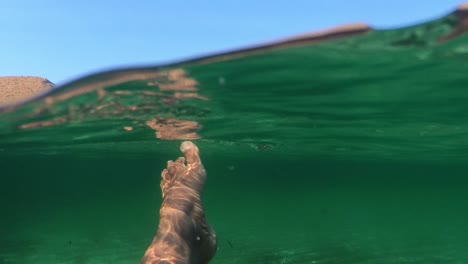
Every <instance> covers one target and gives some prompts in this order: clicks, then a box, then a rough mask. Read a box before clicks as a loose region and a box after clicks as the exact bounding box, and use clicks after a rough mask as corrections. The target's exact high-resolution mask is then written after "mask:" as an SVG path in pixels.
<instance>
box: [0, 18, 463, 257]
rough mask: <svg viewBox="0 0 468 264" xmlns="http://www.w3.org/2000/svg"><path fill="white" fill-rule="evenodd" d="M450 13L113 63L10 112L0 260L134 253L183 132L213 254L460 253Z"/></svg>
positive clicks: (2, 126)
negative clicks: (272, 46) (413, 22)
mask: <svg viewBox="0 0 468 264" xmlns="http://www.w3.org/2000/svg"><path fill="white" fill-rule="evenodd" d="M452 25H453V18H452V17H448V18H444V19H441V20H438V21H435V22H431V23H428V24H425V25H421V26H417V27H413V28H407V29H400V30H392V31H377V32H373V33H370V34H368V35H366V36H362V37H357V38H351V39H346V40H340V41H334V42H329V43H325V44H320V45H315V46H304V47H296V48H290V49H283V50H276V51H269V52H265V53H260V54H256V55H255V54H253V55H249V56H244V57H239V58H234V59H231V60H221V61H212V62H207V63H186V64H180V65H174V66H169V67H165V68H147V69H134V70H126V71H120V72H111V73H103V74H100V75H94V76H90V77H88V78H85V79H82V80H78V81H77V82H74V83H70V84H68V85H65V86H64V87H59V90H57V92H55V93H53V94H51V95H50V96H49V98H48V99H44V100H39V101H37V102H33V103H30V104H27V105H25V106H23V107H22V108H20V109H18V110H16V111H14V112H6V113H4V114H3V116H1V117H0V119H1V120H0V121H1V122H0V168H1V177H0V179H1V183H0V208H1V217H0V234H1V235H0V263H1V264H3V263H31V262H34V263H74V264H75V263H137V262H138V261H139V260H140V259H141V256H142V255H143V253H144V251H145V250H146V247H147V246H148V245H149V243H150V241H151V240H152V238H153V235H154V234H155V231H156V228H157V221H158V210H159V206H160V202H161V198H160V196H161V194H160V189H159V181H160V177H159V175H160V172H161V171H162V169H163V168H164V167H165V165H166V161H167V160H169V159H175V158H177V157H178V156H180V153H179V151H178V147H179V145H180V142H181V141H182V140H183V139H190V138H192V139H193V140H194V141H196V143H197V144H198V145H199V147H200V149H201V154H202V159H203V161H204V163H205V167H206V168H207V171H208V184H207V187H206V191H205V196H204V197H205V207H206V210H207V216H208V219H209V221H210V223H211V224H212V225H213V226H214V228H215V229H216V230H217V233H218V236H219V251H218V253H217V255H216V257H215V259H214V261H213V263H328V264H332V263H384V264H386V263H468V253H467V251H466V249H467V248H468V227H467V224H466V223H467V221H468V211H467V201H468V192H467V191H466V189H467V186H468V178H467V176H468V162H467V160H466V158H467V154H468V123H467V117H468V104H467V102H468V91H467V90H466V88H467V87H468V78H467V76H468V75H467V72H468V71H467V70H468V60H467V58H468V57H467V55H468V39H467V38H466V37H462V38H458V39H456V40H454V41H451V42H449V43H446V44H444V45H438V44H436V39H437V38H439V37H440V36H442V35H444V34H447V32H450V30H451V27H452ZM116 80H117V81H116ZM195 82H196V83H195ZM171 85H172V86H171ZM77 91H81V92H82V93H81V94H78V92H77ZM85 91H87V93H85ZM153 119H156V120H157V128H156V130H158V132H157V135H158V137H160V138H156V135H155V131H154V130H153V129H152V128H150V127H149V126H148V125H147V121H150V120H153ZM124 127H131V131H126V130H125V129H124ZM153 128H155V127H154V126H153ZM129 130H130V129H129ZM171 136H172V137H173V138H171ZM174 138H175V140H168V139H174ZM197 138H199V139H197Z"/></svg>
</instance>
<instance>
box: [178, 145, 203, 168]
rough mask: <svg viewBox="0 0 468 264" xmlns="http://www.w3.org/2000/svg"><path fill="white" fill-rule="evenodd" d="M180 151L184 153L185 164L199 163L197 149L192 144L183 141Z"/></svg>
mask: <svg viewBox="0 0 468 264" xmlns="http://www.w3.org/2000/svg"><path fill="white" fill-rule="evenodd" d="M180 150H181V151H182V152H183V153H184V156H185V159H186V160H187V164H189V165H196V164H200V163H201V161H200V155H199V151H198V147H197V146H196V145H195V144H193V143H192V142H190V141H184V142H183V143H182V144H181V145H180Z"/></svg>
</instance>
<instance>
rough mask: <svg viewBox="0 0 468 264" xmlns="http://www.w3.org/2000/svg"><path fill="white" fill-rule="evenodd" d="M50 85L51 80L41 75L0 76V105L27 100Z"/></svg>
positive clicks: (52, 85) (48, 88)
mask: <svg viewBox="0 0 468 264" xmlns="http://www.w3.org/2000/svg"><path fill="white" fill-rule="evenodd" d="M52 87H54V84H53V83H52V82H51V81H49V80H47V79H45V78H41V77H33V76H8V77H0V105H6V104H13V103H17V102H21V101H24V100H28V99H30V98H33V97H34V96H36V95H38V94H40V93H42V92H45V91H47V90H50V89H51V88H52Z"/></svg>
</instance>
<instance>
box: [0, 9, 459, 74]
mask: <svg viewBox="0 0 468 264" xmlns="http://www.w3.org/2000/svg"><path fill="white" fill-rule="evenodd" d="M461 3H462V1H461V0H385V1H384V0H287V1H286V0H269V1H265V0H231V1H222V0H197V1H193V0H192V1H191V0H166V1H163V0H134V1H111V0H77V1H72V0H69V1H65V0H64V1H61V0H55V1H53V0H41V1H36V0H29V1H25V0H11V1H0V30H1V31H0V33H1V35H0V76H12V75H31V76H41V77H45V78H48V79H49V80H51V81H52V82H54V83H63V82H64V81H67V80H71V79H75V78H77V77H80V76H83V75H85V74H88V73H91V72H94V71H97V70H105V69H112V68H116V67H122V66H137V65H151V64H157V63H162V62H170V61H174V60H179V59H183V58H189V57H194V56H198V55H203V54H210V53H213V52H219V51H226V50H230V49H233V48H239V47H243V46H248V45H252V44H256V43H258V42H265V41H270V40H275V39H278V38H283V37H288V36H291V35H295V34H300V33H306V32H310V31H316V30H320V29H326V28H330V27H333V26H337V25H341V24H346V23H353V22H366V23H368V24H370V25H371V26H373V27H375V28H394V27H401V26H406V25H412V24H415V23H418V22H423V21H426V20H429V19H434V18H438V17H440V16H442V15H445V14H447V13H448V12H451V11H452V10H454V9H455V8H456V7H457V6H458V5H459V4H461Z"/></svg>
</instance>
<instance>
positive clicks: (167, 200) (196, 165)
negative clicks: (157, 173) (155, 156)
mask: <svg viewBox="0 0 468 264" xmlns="http://www.w3.org/2000/svg"><path fill="white" fill-rule="evenodd" d="M180 150H181V151H182V152H183V153H184V156H185V158H184V157H180V158H178V159H177V160H176V161H174V162H173V161H168V163H167V169H164V170H163V172H162V175H161V176H162V181H161V190H162V195H163V203H162V206H161V210H160V221H159V227H158V232H157V234H156V237H155V238H154V240H153V242H152V243H151V245H150V247H149V248H148V250H147V251H146V253H145V256H144V257H143V260H142V261H141V263H142V264H149V263H151V264H182V263H183V264H205V263H208V262H209V261H210V260H211V259H212V258H213V256H214V255H215V253H216V249H217V240H216V234H215V232H214V230H213V229H212V228H211V227H210V225H209V224H208V223H207V221H206V218H205V212H204V209H203V204H202V192H203V188H204V185H205V181H206V171H205V168H204V167H203V164H202V162H201V160H200V155H199V150H198V147H197V146H196V145H195V144H193V143H192V142H190V141H185V142H183V143H182V145H181V146H180ZM185 161H187V165H186V164H185Z"/></svg>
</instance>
